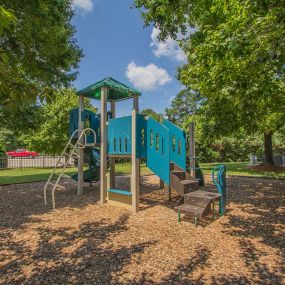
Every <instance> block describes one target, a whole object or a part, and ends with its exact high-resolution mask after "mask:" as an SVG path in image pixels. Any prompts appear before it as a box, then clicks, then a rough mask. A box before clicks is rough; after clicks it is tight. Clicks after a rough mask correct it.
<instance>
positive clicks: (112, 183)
mask: <svg viewBox="0 0 285 285" xmlns="http://www.w3.org/2000/svg"><path fill="white" fill-rule="evenodd" d="M111 113H112V118H115V117H116V106H115V101H111ZM110 143H111V142H110ZM115 167H116V164H115V157H111V158H110V188H115V174H116V168H115Z"/></svg>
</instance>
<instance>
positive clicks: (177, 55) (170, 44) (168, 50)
mask: <svg viewBox="0 0 285 285" xmlns="http://www.w3.org/2000/svg"><path fill="white" fill-rule="evenodd" d="M159 33H160V30H159V29H158V28H155V27H154V28H153V29H152V33H151V43H150V46H151V47H153V50H152V51H153V53H154V55H155V56H156V57H161V56H166V57H169V58H173V59H176V60H178V61H185V60H186V55H185V53H184V52H183V50H182V49H181V48H180V47H179V46H178V43H177V41H175V40H173V39H171V38H170V37H168V38H167V39H166V40H165V41H160V40H159V39H158V35H159Z"/></svg>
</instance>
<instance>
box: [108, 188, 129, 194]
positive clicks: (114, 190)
mask: <svg viewBox="0 0 285 285" xmlns="http://www.w3.org/2000/svg"><path fill="white" fill-rule="evenodd" d="M107 191H108V192H110V193H116V194H121V195H126V196H132V192H130V191H127V190H120V189H109V190H107Z"/></svg>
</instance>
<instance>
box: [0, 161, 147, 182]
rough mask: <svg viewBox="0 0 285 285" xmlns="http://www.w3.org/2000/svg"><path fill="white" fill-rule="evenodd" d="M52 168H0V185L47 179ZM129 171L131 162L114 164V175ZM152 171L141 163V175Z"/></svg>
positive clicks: (69, 170) (72, 171) (67, 170)
mask: <svg viewBox="0 0 285 285" xmlns="http://www.w3.org/2000/svg"><path fill="white" fill-rule="evenodd" d="M51 171H52V169H41V168H40V169H39V168H26V169H9V170H0V185H6V184H13V183H25V182H36V181H42V180H47V179H48V177H49V175H50V173H51ZM76 172H77V169H76V168H68V169H66V171H65V173H66V174H68V175H73V174H75V173H76ZM129 173H131V164H130V163H124V164H116V175H124V174H129ZM151 173H152V172H151V171H150V170H149V169H148V168H147V167H146V166H145V164H142V165H141V175H146V174H151Z"/></svg>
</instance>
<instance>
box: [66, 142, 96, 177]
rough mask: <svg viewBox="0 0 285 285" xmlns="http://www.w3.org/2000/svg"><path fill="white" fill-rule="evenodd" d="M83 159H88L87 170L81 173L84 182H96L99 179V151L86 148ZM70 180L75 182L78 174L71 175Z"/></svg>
mask: <svg viewBox="0 0 285 285" xmlns="http://www.w3.org/2000/svg"><path fill="white" fill-rule="evenodd" d="M84 157H86V158H87V159H88V169H86V170H84V172H83V180H84V182H91V181H98V180H99V178H100V150H99V149H97V148H91V147H86V148H85V149H84ZM71 178H72V179H74V180H76V181H77V180H78V173H76V174H74V175H72V177H71Z"/></svg>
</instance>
